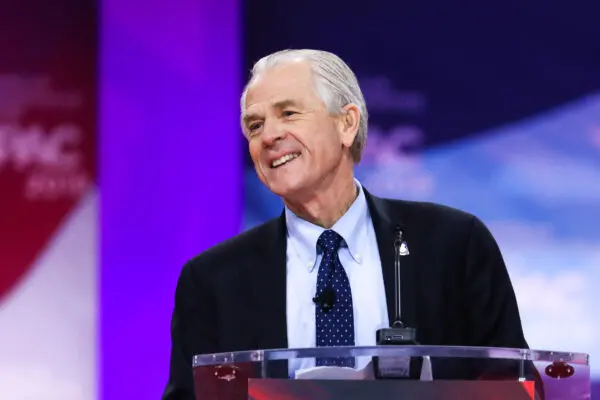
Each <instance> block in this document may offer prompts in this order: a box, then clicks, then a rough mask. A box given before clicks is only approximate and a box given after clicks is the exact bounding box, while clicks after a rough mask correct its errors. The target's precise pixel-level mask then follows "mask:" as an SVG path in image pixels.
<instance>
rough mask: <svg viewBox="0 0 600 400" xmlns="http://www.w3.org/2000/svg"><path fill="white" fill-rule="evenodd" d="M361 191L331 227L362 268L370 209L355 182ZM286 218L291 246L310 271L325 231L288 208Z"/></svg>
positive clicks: (362, 192)
mask: <svg viewBox="0 0 600 400" xmlns="http://www.w3.org/2000/svg"><path fill="white" fill-rule="evenodd" d="M354 182H355V183H356V187H357V189H358V196H357V197H356V199H355V200H354V202H353V203H352V205H351V206H350V208H349V209H348V210H347V211H346V213H345V214H344V215H343V216H342V217H341V218H340V219H339V220H338V221H337V222H336V223H335V225H333V227H331V229H332V230H334V231H336V232H337V233H338V234H339V235H340V236H341V237H342V238H343V239H344V240H343V243H342V246H344V247H347V248H348V251H349V252H350V255H351V256H352V258H353V259H354V260H355V261H356V262H357V263H358V264H362V262H363V260H364V246H366V243H367V240H366V239H367V236H368V229H367V221H368V215H369V209H368V206H367V199H366V197H365V194H364V191H363V189H362V186H361V184H360V182H359V181H358V180H356V179H355V180H354ZM285 218H286V225H287V234H288V240H289V244H290V245H291V246H292V247H293V248H294V251H295V252H296V253H297V255H298V257H299V258H300V260H301V262H302V263H303V264H304V265H305V266H306V267H307V268H308V269H310V270H312V269H313V268H314V267H315V266H316V265H315V264H316V259H317V240H318V239H319V236H320V235H321V233H323V231H324V230H325V229H324V228H322V227H320V226H318V225H315V224H313V223H311V222H308V221H306V220H303V219H302V218H300V217H298V216H297V215H296V214H294V213H293V212H292V211H291V210H289V209H288V208H287V207H286V208H285Z"/></svg>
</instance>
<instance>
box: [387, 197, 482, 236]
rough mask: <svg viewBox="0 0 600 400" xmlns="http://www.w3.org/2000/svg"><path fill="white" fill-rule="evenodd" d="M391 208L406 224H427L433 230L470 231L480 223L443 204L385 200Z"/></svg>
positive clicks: (469, 215)
mask: <svg viewBox="0 0 600 400" xmlns="http://www.w3.org/2000/svg"><path fill="white" fill-rule="evenodd" d="M385 201H387V202H389V204H390V206H391V208H392V209H393V210H394V211H395V213H396V214H397V215H399V217H400V218H401V219H402V220H406V221H407V222H408V223H419V224H427V225H430V226H432V227H435V228H440V227H444V226H452V227H454V228H455V229H456V228H462V229H471V228H472V227H473V226H474V225H475V224H479V223H481V221H480V219H479V218H478V217H477V216H475V215H474V214H472V213H470V212H468V211H465V210H461V209H458V208H454V207H450V206H447V205H443V204H438V203H432V202H423V201H409V200H393V199H385Z"/></svg>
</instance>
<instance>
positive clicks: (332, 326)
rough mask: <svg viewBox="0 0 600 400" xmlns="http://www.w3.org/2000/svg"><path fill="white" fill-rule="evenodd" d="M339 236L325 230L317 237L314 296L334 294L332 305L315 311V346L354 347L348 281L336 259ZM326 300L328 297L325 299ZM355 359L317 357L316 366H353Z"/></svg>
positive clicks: (319, 307) (352, 314) (317, 307)
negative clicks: (319, 257) (317, 252)
mask: <svg viewBox="0 0 600 400" xmlns="http://www.w3.org/2000/svg"><path fill="white" fill-rule="evenodd" d="M341 243H342V237H341V236H340V235H339V234H338V233H337V232H335V231H332V230H326V231H325V232H323V233H322V234H321V236H319V240H318V241H317V248H318V249H317V250H320V251H321V252H322V254H323V258H322V260H321V265H320V266H319V273H318V275H317V291H316V297H317V298H323V293H324V292H325V293H327V292H328V291H329V292H333V294H334V296H333V306H332V307H331V308H329V309H327V307H323V306H322V305H321V306H319V305H317V306H316V308H315V317H316V319H315V320H316V328H317V329H316V330H317V332H316V334H317V346H354V311H353V307H352V290H351V289H350V281H348V276H347V275H346V271H344V267H343V266H342V263H341V262H340V259H339V257H338V251H339V249H340V246H341ZM326 297H327V296H326ZM354 362H355V360H354V357H350V358H346V357H344V358H342V357H334V358H317V361H316V364H317V365H337V366H345V367H354Z"/></svg>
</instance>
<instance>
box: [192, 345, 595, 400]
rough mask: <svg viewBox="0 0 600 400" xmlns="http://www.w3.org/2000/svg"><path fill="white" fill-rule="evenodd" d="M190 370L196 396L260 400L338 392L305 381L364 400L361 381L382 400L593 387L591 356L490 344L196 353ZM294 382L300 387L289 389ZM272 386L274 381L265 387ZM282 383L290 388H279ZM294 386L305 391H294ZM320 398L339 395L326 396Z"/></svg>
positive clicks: (585, 394) (584, 393)
mask: <svg viewBox="0 0 600 400" xmlns="http://www.w3.org/2000/svg"><path fill="white" fill-rule="evenodd" d="M324 359H326V360H327V359H328V360H332V359H335V360H340V359H343V360H348V359H351V360H353V363H354V365H355V368H352V369H350V368H323V367H317V368H315V366H316V364H317V360H319V361H322V360H324ZM193 369H194V385H195V389H196V398H197V399H212V398H214V399H217V398H218V399H248V398H250V399H263V398H269V397H270V396H266V397H265V394H266V393H271V392H269V391H273V390H274V391H275V392H273V393H279V394H280V395H281V393H284V392H285V394H286V397H285V398H288V399H304V398H314V399H318V398H320V397H319V396H320V395H323V393H324V391H325V392H326V391H328V390H333V389H331V388H329V387H328V388H324V387H316V386H314V385H313V386H307V385H306V383H307V382H308V381H312V382H316V381H319V382H321V383H323V382H324V381H329V383H327V384H328V385H332V382H334V381H337V382H341V381H352V382H351V383H352V386H350V385H348V386H347V389H344V388H342V387H341V386H340V387H339V388H338V389H335V390H342V391H343V390H349V391H350V390H351V391H352V393H353V394H352V396H353V398H356V399H358V398H362V397H360V395H359V393H358V392H359V391H360V390H359V389H360V388H361V386H357V385H363V386H364V385H369V388H368V393H369V396H370V398H371V399H372V398H375V397H377V395H376V393H382V394H381V396H382V397H381V398H384V396H388V395H387V394H383V393H384V392H385V393H391V392H389V391H390V390H396V389H397V390H400V392H402V393H405V392H404V391H406V390H409V389H407V388H408V386H406V385H408V384H409V383H410V382H412V383H410V384H411V385H413V386H412V388H411V389H410V391H412V390H416V391H417V392H418V391H419V390H429V389H426V388H430V387H433V386H435V385H438V389H440V390H443V393H444V396H443V397H441V398H447V399H454V398H461V397H460V396H464V393H466V392H461V393H463V394H462V395H458V394H457V395H456V396H455V397H453V395H452V392H453V391H454V390H456V393H458V392H459V391H460V390H467V391H468V393H470V394H475V393H476V391H477V390H479V389H474V388H473V387H470V388H468V387H467V386H465V387H463V388H462V389H461V388H460V387H459V386H458V382H461V381H462V382H471V383H473V384H475V383H476V382H477V385H480V386H481V384H482V382H483V383H486V384H487V383H489V385H488V386H487V388H486V389H485V390H492V391H494V396H493V398H495V399H496V398H508V397H503V396H501V395H500V396H499V394H502V393H505V392H503V390H508V391H507V392H506V393H509V392H510V390H512V389H511V388H510V386H506V387H500V386H498V387H497V388H494V386H493V384H498V383H499V382H504V383H505V384H506V382H513V383H509V385H514V387H515V388H516V387H517V385H518V384H519V383H521V384H523V385H527V383H529V382H531V383H533V385H534V386H532V387H535V398H544V399H546V400H558V399H560V400H563V399H565V400H566V399H569V400H579V399H582V400H583V399H590V390H591V389H590V386H591V382H590V367H589V356H588V355H587V354H583V353H569V352H557V351H542V350H529V349H509V348H492V347H489V348H488V347H455V346H392V345H385V346H368V347H318V348H305V349H273V350H251V351H240V352H227V353H217V354H204V355H196V356H194V358H193ZM292 380H293V381H294V382H295V383H293V385H295V386H290V383H291V381H292ZM261 381H262V382H261ZM286 381H287V382H290V383H285V382H286ZM366 381H370V383H369V382H366ZM376 381H378V382H381V383H377V382H376ZM278 382H279V383H278ZM360 382H364V383H360ZM394 382H397V383H394ZM400 382H404V383H402V384H403V385H405V386H404V389H401V388H400V386H397V387H396V388H395V389H394V388H392V386H391V385H396V384H398V385H399V384H400ZM524 382H525V383H524ZM267 383H268V384H269V385H270V386H264V385H266V384H267ZM278 384H279V385H280V386H277V385H278ZM284 384H285V385H288V386H286V387H285V388H284V387H283V386H281V385H284ZM348 384H350V382H348ZM261 385H263V386H261ZM416 385H420V386H416ZM427 385H429V386H427ZM440 385H445V386H444V387H443V388H442V387H441V386H440ZM447 385H453V386H447ZM490 385H492V386H490ZM480 386H478V387H480ZM523 387H525V386H523ZM507 388H508V389H507ZM521 389H522V388H520V389H519V390H521ZM290 390H291V391H294V390H296V391H299V392H298V393H300V392H301V393H302V394H298V393H296V395H294V394H293V393H291V392H290ZM311 390H313V391H314V393H313V392H310V391H311ZM386 390H387V391H386ZM378 391H380V392H378ZM309 392H310V393H309ZM400 392H398V393H400ZM417 392H415V393H417ZM340 393H341V392H340ZM419 393H422V394H421V395H420V396H421V398H424V397H423V396H426V394H424V393H429V392H425V391H422V392H419ZM481 393H484V392H481ZM485 393H488V392H485ZM374 396H375V397H374ZM507 396H509V397H513V398H516V397H514V395H509V394H507ZM275 397H276V396H275ZM418 397H419V396H417V397H415V398H418ZM323 398H338V397H335V396H330V395H328V396H325V397H323ZM365 398H368V397H365ZM407 398H411V397H407ZM436 398H438V397H436ZM473 398H476V397H473ZM524 398H534V396H533V395H531V397H524Z"/></svg>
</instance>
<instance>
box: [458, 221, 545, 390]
mask: <svg viewBox="0 0 600 400" xmlns="http://www.w3.org/2000/svg"><path fill="white" fill-rule="evenodd" d="M464 287H465V303H466V306H467V310H468V312H467V315H468V335H469V338H468V339H469V341H468V343H469V345H471V346H483V347H512V348H521V349H528V348H529V345H528V344H527V341H526V340H525V336H524V334H523V328H522V325H521V317H520V313H519V308H518V304H517V299H516V296H515V293H514V289H513V286H512V283H511V281H510V277H509V274H508V271H507V269H506V265H505V263H504V259H503V257H502V254H501V252H500V249H499V247H498V244H497V243H496V240H495V239H494V238H493V236H492V234H491V233H490V231H489V229H488V228H487V227H486V226H485V225H484V224H483V223H482V222H481V221H480V220H479V219H477V218H475V217H474V218H473V221H472V228H471V232H470V237H469V244H468V247H467V260H466V272H465V281H464ZM505 361H506V362H503V360H491V362H489V363H485V365H484V366H480V367H479V368H477V370H479V371H480V373H479V378H480V379H488V378H492V379H493V378H494V377H495V378H496V379H497V378H498V377H500V378H501V377H502V376H504V377H505V378H506V377H510V378H516V376H513V375H515V374H516V373H517V372H518V363H517V362H515V361H510V360H505ZM525 376H526V377H527V379H528V380H534V381H535V387H536V399H539V398H542V399H543V398H544V387H543V382H542V379H541V377H540V375H539V373H538V371H537V369H536V368H535V366H534V365H533V363H531V362H527V363H526V364H525Z"/></svg>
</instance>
